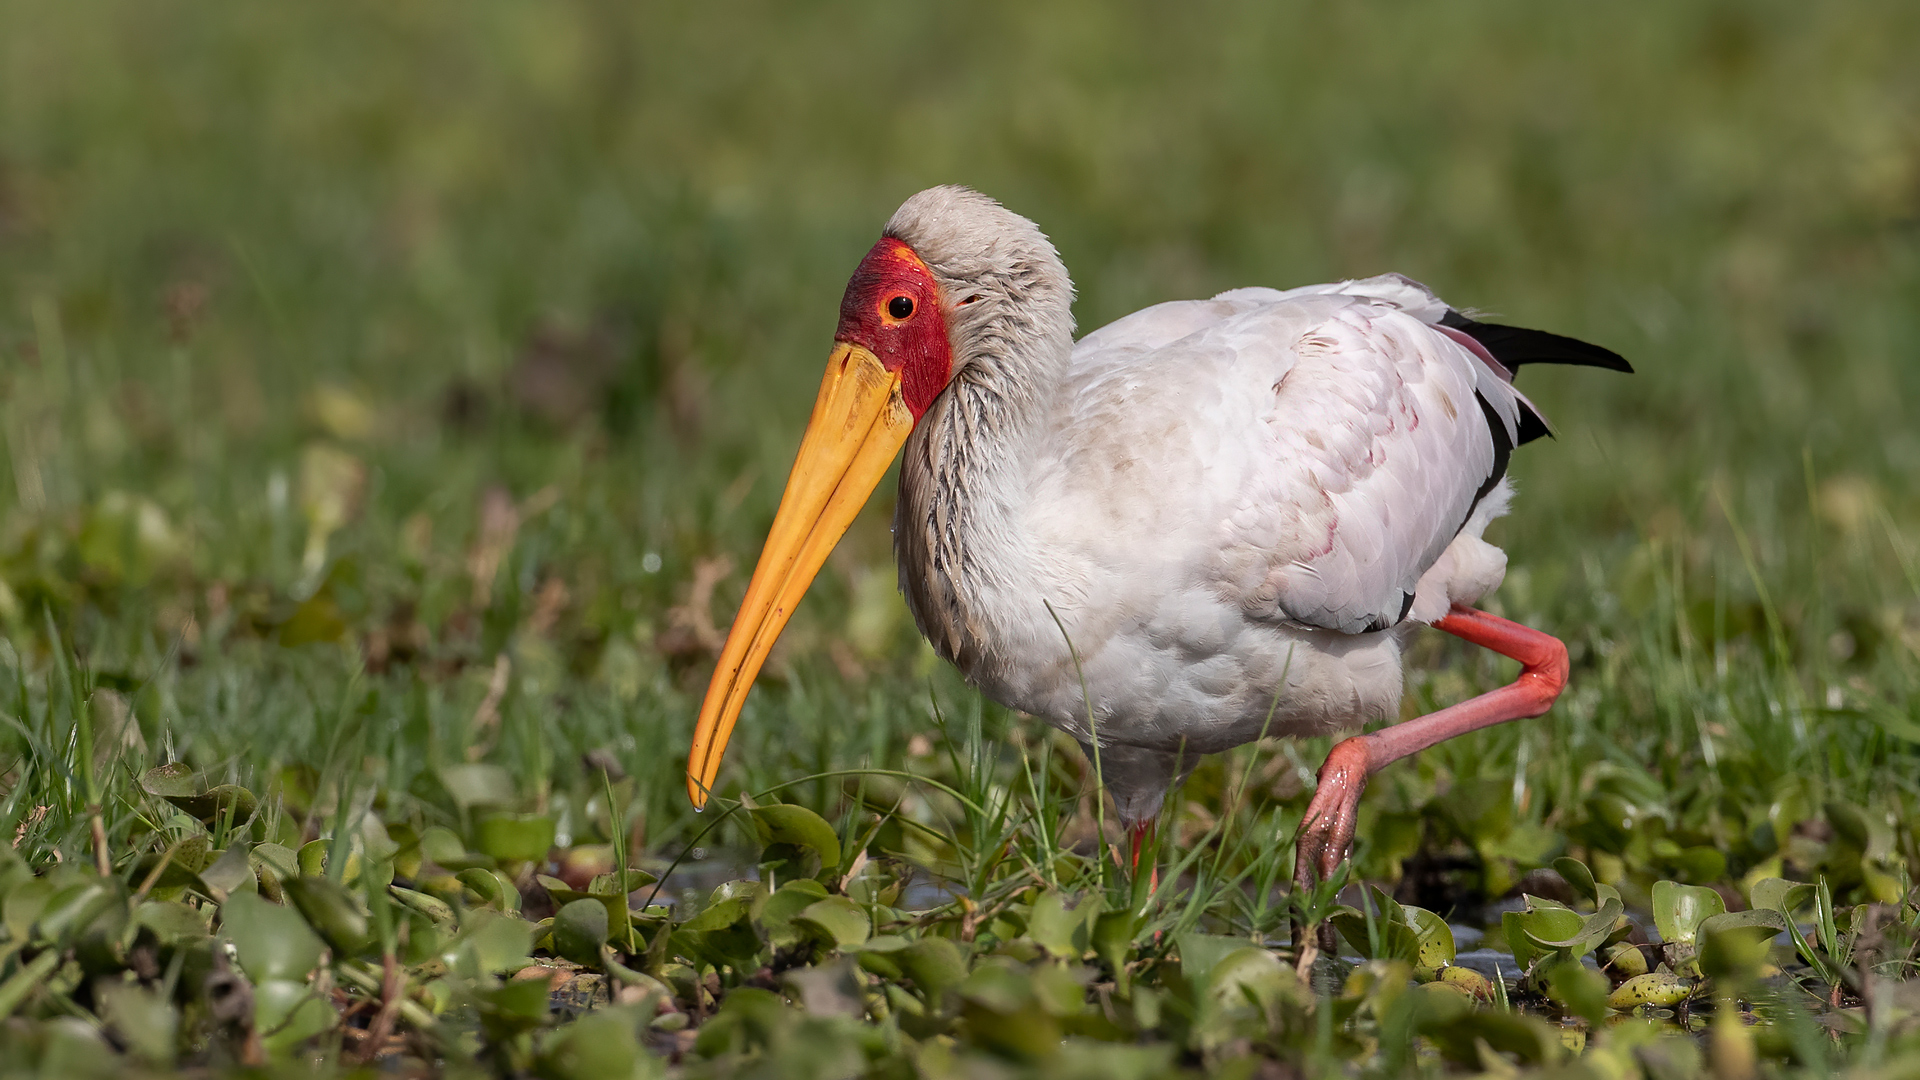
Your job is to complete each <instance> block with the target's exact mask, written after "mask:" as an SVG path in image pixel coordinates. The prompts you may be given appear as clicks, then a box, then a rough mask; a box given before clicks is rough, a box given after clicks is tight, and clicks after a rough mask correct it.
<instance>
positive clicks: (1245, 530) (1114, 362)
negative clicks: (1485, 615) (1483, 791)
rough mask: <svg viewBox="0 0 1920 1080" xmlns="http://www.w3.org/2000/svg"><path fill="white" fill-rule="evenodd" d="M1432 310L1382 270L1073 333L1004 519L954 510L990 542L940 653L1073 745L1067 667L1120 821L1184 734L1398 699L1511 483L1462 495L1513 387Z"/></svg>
mask: <svg viewBox="0 0 1920 1080" xmlns="http://www.w3.org/2000/svg"><path fill="white" fill-rule="evenodd" d="M1446 310H1447V308H1446V305H1445V304H1443V303H1441V302H1440V301H1439V300H1438V299H1437V298H1436V297H1434V296H1433V294H1432V293H1430V292H1428V291H1427V290H1426V289H1425V288H1423V287H1421V286H1420V285H1418V284H1416V283H1414V282H1412V281H1409V280H1407V279H1406V278H1403V277H1400V276H1398V275H1388V276H1385V277H1378V278H1371V279H1367V280H1363V281H1350V282H1343V283H1340V284H1338V285H1320V286H1309V287H1307V288H1303V289H1292V290H1288V291H1285V292H1281V291H1277V290H1273V289H1258V288H1254V289H1236V290H1234V291H1232V292H1228V293H1223V294H1221V295H1220V296H1218V297H1215V298H1214V299H1212V300H1192V301H1176V302H1172V303H1166V304H1159V305H1156V306H1154V307H1151V308H1147V309H1145V310H1143V311H1140V312H1136V313H1134V314H1132V315H1129V316H1127V317H1125V318H1122V319H1120V320H1118V321H1116V322H1114V323H1111V324H1109V325H1107V326H1105V327H1102V328H1101V329H1099V330H1096V331H1094V332H1093V333H1091V334H1088V335H1087V336H1086V337H1085V338H1083V339H1081V340H1080V342H1079V343H1078V344H1076V345H1075V346H1074V348H1073V350H1072V353H1071V359H1070V361H1069V363H1068V365H1067V368H1066V371H1065V376H1064V378H1063V379H1062V380H1060V382H1059V383H1058V384H1057V391H1056V392H1057V399H1056V400H1057V403H1058V404H1057V407H1055V408H1051V409H1047V410H1046V415H1047V417H1048V420H1049V422H1048V423H1046V424H1045V425H1044V426H1042V428H1041V430H1040V432H1039V435H1038V437H1037V438H1035V439H1034V440H1032V442H1031V443H1030V445H1029V446H1028V447H1026V448H1024V450H1025V452H1024V453H1022V454H1019V455H1017V456H1016V457H1014V458H1013V459H1012V467H1011V468H1009V469H1007V470H1006V471H1005V472H1003V473H1002V474H1001V476H1000V479H1001V481H1002V485H1001V489H1000V491H999V492H998V493H997V497H996V502H999V503H1001V504H1002V505H1001V507H1000V509H1001V510H1002V512H1003V514H1004V516H1003V517H1002V516H1000V515H994V518H995V520H982V519H981V518H980V517H974V518H970V519H969V520H970V521H972V522H974V523H975V528H976V529H992V530H995V531H996V532H997V533H998V535H995V536H986V535H980V534H978V533H973V534H969V533H965V532H963V533H962V534H961V535H960V536H959V538H958V543H959V544H961V545H962V546H967V547H973V548H991V549H994V550H995V551H996V556H995V561H996V563H997V567H996V573H995V574H993V575H992V576H991V577H990V578H989V579H988V580H985V581H981V582H976V583H975V587H974V589H973V591H972V598H971V600H970V602H969V603H968V604H967V612H968V623H969V625H970V627H971V628H972V633H973V635H974V636H975V637H976V638H977V639H978V645H977V648H975V649H972V650H953V654H954V658H959V657H961V656H963V655H966V654H969V653H971V654H974V655H972V656H971V657H970V658H969V660H968V661H966V662H964V663H963V669H964V670H965V671H966V673H967V675H968V677H969V678H970V679H972V680H973V681H974V682H975V684H976V685H978V686H979V687H980V688H981V689H982V690H983V691H984V692H985V693H986V694H987V695H988V696H989V697H992V698H994V699H996V700H998V701H1001V702H1003V703H1005V704H1007V705H1009V706H1011V707H1013V708H1016V709H1021V710H1023V711H1026V712H1029V713H1032V714H1034V715H1035V716H1039V717H1042V718H1044V719H1046V720H1047V721H1048V722H1050V723H1052V724H1054V725H1055V726H1057V727H1060V728H1061V729H1063V730H1065V731H1067V732H1069V733H1071V734H1072V735H1073V736H1074V737H1075V738H1077V739H1079V740H1081V741H1082V742H1083V743H1086V742H1090V741H1091V737H1092V732H1091V731H1090V730H1089V727H1088V710H1087V708H1086V704H1085V702H1084V701H1083V700H1082V698H1081V694H1080V673H1081V672H1083V673H1084V675H1085V680H1086V685H1087V687H1088V689H1089V692H1090V693H1091V695H1092V697H1093V705H1094V707H1093V710H1092V712H1093V721H1094V724H1095V726H1097V727H1098V728H1099V735H1100V742H1101V744H1102V746H1103V748H1107V749H1108V750H1109V752H1108V753H1106V754H1105V756H1104V757H1103V761H1102V765H1103V772H1104V773H1105V776H1106V780H1107V784H1108V787H1109V788H1110V789H1111V790H1112V791H1113V793H1114V796H1115V799H1116V801H1117V802H1118V804H1119V806H1120V811H1121V814H1122V816H1123V817H1125V818H1127V819H1129V820H1140V819H1142V818H1145V817H1151V816H1152V815H1153V813H1154V812H1156V811H1157V810H1158V805H1159V799H1160V797H1161V795H1162V794H1163V792H1164V790H1165V787H1166V785H1167V783H1168V782H1170V781H1171V780H1172V779H1173V778H1174V775H1173V774H1174V769H1173V761H1172V759H1173V758H1175V757H1177V756H1178V755H1179V754H1180V753H1181V752H1182V749H1183V746H1184V748H1185V752H1186V765H1187V766H1188V767H1189V768H1190V767H1191V766H1192V764H1193V763H1194V761H1195V759H1196V758H1197V757H1198V756H1199V755H1200V754H1206V753H1215V752H1218V751H1221V750H1225V749H1228V748H1230V747H1233V746H1237V745H1240V744H1241V743H1245V742H1248V741H1250V740H1252V739H1255V738H1258V737H1259V735H1260V732H1261V730H1262V727H1263V726H1265V727H1266V729H1267V731H1268V733H1269V734H1272V735H1309V734H1324V733H1326V732H1329V731H1334V730H1339V729H1342V728H1351V727H1357V726H1359V725H1360V724H1361V723H1363V722H1365V721H1367V720H1371V719H1379V718H1382V717H1388V716H1392V715H1395V714H1396V713H1397V711H1398V708H1399V700H1400V692H1401V684H1402V679H1401V669H1400V653H1401V647H1402V642H1403V640H1404V638H1405V636H1406V632H1407V630H1408V629H1410V628H1411V625H1410V624H1418V623H1424V622H1432V621H1433V620H1435V619H1438V618H1440V617H1441V616H1442V615H1444V614H1445V613H1446V612H1447V611H1448V610H1449V608H1450V606H1451V605H1452V604H1454V603H1473V602H1475V601H1477V600H1478V599H1480V597H1481V596H1482V595H1484V594H1485V593H1486V592H1488V591H1490V590H1491V589H1492V588H1493V587H1495V586H1496V585H1498V584H1499V581H1500V577H1501V575H1502V573H1503V572H1504V570H1505V567H1506V559H1505V556H1504V555H1503V554H1502V553H1501V552H1500V551H1499V549H1497V548H1495V547H1493V546H1492V545H1490V544H1487V543H1486V542H1484V541H1483V540H1481V539H1480V535H1481V532H1482V531H1483V530H1484V529H1485V527H1486V524H1487V522H1488V521H1490V520H1491V519H1492V518H1493V517H1496V516H1498V515H1499V514H1500V513H1502V512H1504V510H1505V508H1506V504H1507V495H1508V489H1507V487H1506V486H1505V482H1504V481H1501V482H1499V483H1497V484H1496V486H1495V487H1494V488H1493V489H1492V490H1489V491H1487V492H1486V496H1485V498H1483V499H1481V500H1480V502H1479V506H1478V507H1475V501H1476V495H1478V494H1479V493H1480V491H1481V489H1482V487H1483V486H1484V485H1485V484H1486V483H1487V482H1488V480H1489V479H1490V478H1491V477H1492V476H1493V471H1494V466H1495V460H1494V458H1495V454H1494V443H1493V441H1492V439H1491V438H1490V436H1489V431H1488V420H1487V417H1486V416H1485V414H1484V413H1483V411H1482V409H1481V408H1480V406H1479V404H1478V403H1477V398H1485V399H1486V400H1488V401H1489V402H1490V403H1492V404H1493V408H1494V411H1495V413H1496V414H1497V415H1498V417H1499V419H1500V421H1501V422H1502V423H1503V424H1504V426H1505V428H1506V435H1507V438H1508V440H1509V444H1511V442H1512V441H1514V440H1515V439H1516V433H1517V427H1518V409H1519V403H1520V400H1521V399H1520V398H1519V395H1518V393H1517V392H1516V391H1515V390H1514V389H1513V387H1512V386H1511V384H1509V383H1508V382H1506V381H1505V380H1503V379H1501V378H1500V377H1499V376H1498V375H1497V374H1496V373H1494V372H1493V371H1492V370H1491V369H1490V368H1489V367H1488V366H1487V364H1486V362H1485V361H1483V360H1481V359H1480V358H1479V357H1478V356H1476V355H1474V354H1473V353H1472V352H1471V351H1470V350H1469V349H1467V348H1466V347H1465V346H1463V345H1461V344H1460V343H1459V342H1457V341H1455V340H1454V339H1453V338H1451V337H1449V336H1448V335H1447V334H1446V333H1445V332H1443V331H1442V330H1441V329H1439V328H1438V326H1437V323H1438V320H1439V318H1440V316H1441V315H1443V314H1444V313H1445V312H1446ZM907 460H908V463H909V465H908V467H909V468H911V467H913V465H914V464H915V463H916V460H917V459H916V458H915V457H914V456H913V454H912V452H911V450H909V456H908V459H907ZM905 506H906V504H905V503H904V502H903V508H904V507H905ZM1470 509H1473V510H1475V511H1476V512H1474V513H1473V514H1472V520H1471V521H1470V520H1469V511H1470ZM900 527H901V528H902V529H903V530H904V529H908V528H911V526H910V525H908V524H905V523H903V524H902V525H901V526H900ZM927 569H928V568H927V567H925V566H923V565H918V564H916V563H914V562H913V561H911V560H903V561H902V563H901V573H902V575H903V578H905V577H909V576H912V575H917V574H923V573H925V572H926V571H927ZM903 591H904V592H905V593H906V594H907V596H908V597H909V598H910V599H911V598H913V597H915V595H916V590H915V588H913V587H912V585H911V584H906V585H903ZM1408 596H1411V597H1412V602H1411V607H1410V608H1409V605H1408V601H1407V597H1408ZM1049 605H1051V607H1052V609H1053V613H1052V614H1049V612H1048V610H1047V607H1048V606H1049ZM915 608H916V610H915V616H916V618H917V619H918V621H919V622H920V624H921V626H922V628H923V630H926V631H927V632H928V634H929V636H930V637H932V638H934V639H935V641H936V644H938V643H939V639H938V634H939V622H938V620H937V619H935V618H929V617H927V615H926V614H925V613H923V612H922V611H920V610H919V607H918V605H915ZM1054 615H1057V616H1058V617H1059V620H1060V624H1062V625H1064V628H1065V631H1066V633H1065V635H1064V636H1063V634H1062V632H1061V625H1056V623H1055V622H1054ZM1403 615H1406V616H1408V618H1406V619H1403ZM1369 628H1373V629H1372V632H1369ZM1068 639H1071V641H1072V644H1073V650H1074V652H1075V653H1077V654H1078V656H1079V661H1080V670H1079V672H1076V670H1075V666H1074V657H1073V655H1072V654H1070V653H1069V652H1068V650H1067V641H1068ZM1270 713H1271V720H1269V714H1270ZM1129 749H1131V750H1138V751H1149V753H1146V754H1134V753H1128V752H1127V750H1129ZM1114 751H1117V752H1114Z"/></svg>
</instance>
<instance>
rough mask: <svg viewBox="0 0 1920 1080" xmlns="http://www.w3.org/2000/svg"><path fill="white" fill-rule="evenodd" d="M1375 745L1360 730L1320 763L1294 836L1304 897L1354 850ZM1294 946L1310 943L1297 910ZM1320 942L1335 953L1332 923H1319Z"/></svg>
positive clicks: (1297, 879) (1298, 886)
mask: <svg viewBox="0 0 1920 1080" xmlns="http://www.w3.org/2000/svg"><path fill="white" fill-rule="evenodd" d="M1372 759H1373V753H1372V747H1371V745H1370V744H1369V743H1368V742H1367V739H1366V736H1356V737H1354V738H1351V739H1347V740H1345V741H1343V742H1340V743H1338V744H1337V745H1335V746H1334V748H1333V750H1332V752H1330V753H1328V754H1327V762H1326V764H1324V765H1322V766H1320V780H1319V784H1318V786H1316V787H1315V788H1314V791H1313V800H1312V801H1311V802H1309V803H1307V814H1306V817H1305V818H1303V819H1302V820H1301V822H1300V833H1299V836H1298V838H1297V839H1296V840H1295V842H1294V862H1293V887H1294V892H1295V894H1296V895H1297V896H1300V897H1303V898H1304V897H1305V896H1306V895H1307V894H1308V893H1311V892H1312V891H1313V889H1314V887H1315V886H1316V885H1318V884H1319V883H1320V882H1322V881H1325V880H1327V879H1328V878H1331V877H1332V876H1333V875H1334V872H1335V871H1337V870H1339V869H1340V864H1341V863H1342V862H1345V861H1346V858H1347V855H1348V853H1349V852H1351V851H1352V850H1353V829H1354V825H1355V822H1356V820H1357V818H1358V816H1359V811H1360V793H1361V792H1363V791H1365V790H1366V789H1367V774H1368V773H1369V772H1370V771H1371V769H1372V764H1373V760H1372ZM1294 917H1295V920H1296V921H1295V923H1294V927H1293V946H1294V951H1295V953H1299V952H1300V951H1301V949H1302V948H1303V947H1304V946H1305V945H1306V944H1307V942H1306V929H1307V928H1306V926H1305V924H1304V923H1302V922H1300V921H1298V920H1299V919H1300V914H1299V913H1296V914H1295V916H1294ZM1318 945H1319V948H1320V950H1321V951H1323V952H1327V953H1332V951H1333V949H1334V947H1335V941H1334V936H1333V926H1332V925H1331V924H1329V923H1322V924H1321V925H1320V940H1319V943H1318Z"/></svg>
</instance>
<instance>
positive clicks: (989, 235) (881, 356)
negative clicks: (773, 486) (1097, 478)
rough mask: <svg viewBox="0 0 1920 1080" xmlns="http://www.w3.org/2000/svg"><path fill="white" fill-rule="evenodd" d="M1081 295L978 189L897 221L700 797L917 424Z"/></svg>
mask: <svg viewBox="0 0 1920 1080" xmlns="http://www.w3.org/2000/svg"><path fill="white" fill-rule="evenodd" d="M1072 295H1073V290H1072V285H1071V284H1070V283H1069V282H1068V279H1067V274H1066V269H1065V267H1063V266H1062V265H1061V263H1060V257H1059V256H1058V255H1057V254H1056V253H1055V252H1054V249H1053V245H1052V244H1050V243H1048V242H1047V238H1046V237H1045V236H1043V235H1042V234H1041V232H1040V230H1039V229H1038V228H1037V227H1035V226H1034V224H1033V223H1032V222H1030V221H1028V220H1027V219H1026V218H1023V217H1021V216H1019V215H1018V214H1015V213H1013V212H1012V211H1009V210H1007V209H1005V208H1003V207H1002V206H1000V204H999V203H997V202H994V201H993V200H992V199H989V198H987V197H986V196H984V195H981V194H979V193H977V192H973V191H969V190H967V189H965V188H959V187H938V188H930V189H928V190H926V191H923V192H921V193H919V194H918V195H915V196H914V197H913V198H911V199H908V200H907V201H906V203H904V204H903V205H902V206H901V207H900V209H899V211H898V212H896V213H895V214H894V216H893V219H892V220H891V221H889V222H888V223H887V228H886V230H885V232H884V233H883V234H882V236H881V238H880V242H879V243H877V244H875V245H874V246H873V248H872V249H871V250H869V251H868V252H867V254H866V257H865V258H863V259H861V260H860V265H859V267H858V268H856V269H855V270H854V272H853V277H852V279H851V280H849V281H848V282H847V291H846V295H845V296H844V297H843V298H842V299H841V301H840V324H839V327H838V328H837V329H836V330H835V332H834V345H833V352H832V354H831V355H830V356H829V357H828V359H827V374H826V379H825V380H824V381H823V382H822V383H821V386H820V394H819V397H818V398H816V399H815V401H814V405H813V417H812V419H810V420H809V421H808V423H807V430H806V433H805V435H803V436H802V437H801V441H800V453H799V456H798V457H797V458H796V459H795V460H794V463H793V471H792V473H790V474H789V475H788V477H787V489H786V492H785V494H783V495H782V496H781V497H780V509H779V510H778V511H777V512H776V513H775V515H774V519H773V528H772V530H771V531H770V532H769V533H768V534H767V542H766V546H765V547H764V548H762V549H761V552H760V561H759V563H758V565H756V566H755V567H754V571H753V579H752V581H751V582H750V583H749V584H748V585H747V595H746V598H745V599H744V600H742V601H741V604H740V612H739V614H738V615H736V616H735V617H734V622H733V628H732V629H731V630H730V631H728V634H727V641H726V645H725V646H724V647H723V648H722V649H721V653H720V662H719V665H718V666H717V667H716V668H715V669H714V673H713V682H712V683H711V684H709V686H708V688H707V697H706V701H705V702H704V703H703V704H702V705H701V707H700V719H699V722H698V724H697V725H696V727H695V728H694V736H693V748H692V751H691V753H689V755H688V757H687V794H688V796H689V797H690V798H692V800H693V804H694V805H695V806H696V807H698V806H704V805H705V804H706V801H707V795H708V793H709V791H710V789H711V787H712V785H713V781H714V777H715V776H716V775H718V773H719V771H720V757H721V754H722V753H723V752H724V751H725V750H726V746H727V740H728V738H729V737H730V736H731V735H732V734H733V726H734V723H735V721H736V720H738V719H739V716H740V709H741V706H742V705H744V704H745V703H746V698H747V691H748V690H749V689H751V688H752V686H753V680H754V676H756V675H758V674H759V672H760V666H761V665H762V664H763V663H765V662H766V658H767V654H768V653H769V652H770V651H771V650H772V648H773V643H774V639H775V638H777V637H779V635H780V631H781V629H782V628H784V627H785V626H786V624H787V620H788V619H789V618H790V617H791V616H792V614H793V610H794V607H795V606H796V605H798V604H799V602H800V597H801V596H802V595H804V594H805V593H806V591H807V586H808V585H810V584H812V582H813V578H814V575H815V574H817V573H819V571H820V567H821V565H822V564H824V563H825V562H826V560H827V555H828V554H829V553H831V552H832V551H833V546H834V544H836V543H837V542H839V540H840V537H841V535H842V534H844V533H845V532H846V531H847V528H848V526H850V525H852V524H853V519H854V517H855V516H856V515H858V514H859V512H860V507H861V506H863V505H864V504H865V503H866V501H867V498H868V496H870V495H871V494H873V489H874V488H875V487H876V486H877V485H878V484H879V483H880V478H881V477H882V476H884V475H885V474H886V471H887V468H888V466H890V465H891V464H892V463H893V459H894V457H895V456H897V455H898V454H899V452H900V448H901V446H902V445H904V444H905V443H906V441H907V436H908V435H910V434H912V433H913V429H914V426H915V425H916V424H918V423H919V422H920V420H921V419H922V418H923V417H925V416H926V415H927V413H928V411H929V410H930V409H932V408H933V407H934V404H935V402H936V401H937V400H938V399H939V397H940V394H941V391H943V390H945V389H946V387H947V385H948V383H950V382H951V381H952V380H953V378H954V377H955V375H956V374H957V373H958V372H960V371H962V370H964V369H965V368H966V367H967V365H968V364H970V363H972V362H974V361H975V360H977V359H979V358H980V357H981V356H982V355H984V354H985V353H986V352H988V351H991V350H993V349H995V348H1001V349H1004V348H1006V347H1007V346H1008V345H1009V344H1010V343H1012V344H1017V343H1018V342H1019V341H1020V340H1021V339H1022V338H1029V337H1030V338H1034V339H1036V340H1043V339H1044V341H1045V343H1046V344H1047V346H1048V347H1061V348H1064V347H1070V345H1071V342H1072V332H1073V323H1072V316H1071V314H1070V312H1069V308H1070V305H1071V302H1072Z"/></svg>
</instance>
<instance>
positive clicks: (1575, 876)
mask: <svg viewBox="0 0 1920 1080" xmlns="http://www.w3.org/2000/svg"><path fill="white" fill-rule="evenodd" d="M1553 869H1554V871H1555V872H1556V873H1558V874H1559V875H1560V878H1561V880H1563V881H1565V882H1566V883H1567V884H1568V885H1569V886H1571V887H1572V889H1573V891H1574V892H1577V893H1579V894H1580V895H1581V896H1584V897H1586V898H1587V899H1589V900H1592V901H1594V902H1595V903H1598V902H1599V895H1600V892H1599V888H1598V883H1597V882H1595V881H1594V879H1593V871H1592V870H1589V869H1587V864H1586V863H1583V862H1581V861H1580V860H1579V859H1573V858H1568V857H1567V856H1564V855H1562V856H1561V857H1560V858H1558V859H1555V860H1553Z"/></svg>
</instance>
